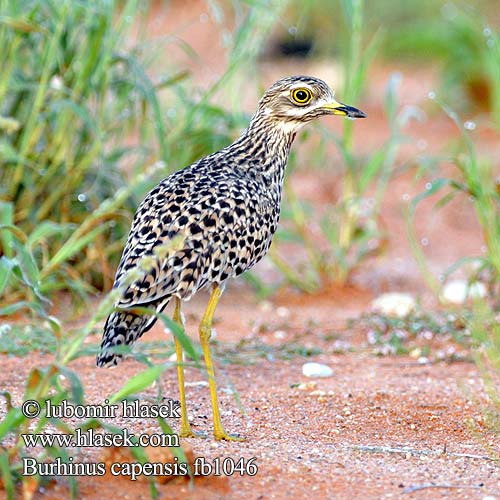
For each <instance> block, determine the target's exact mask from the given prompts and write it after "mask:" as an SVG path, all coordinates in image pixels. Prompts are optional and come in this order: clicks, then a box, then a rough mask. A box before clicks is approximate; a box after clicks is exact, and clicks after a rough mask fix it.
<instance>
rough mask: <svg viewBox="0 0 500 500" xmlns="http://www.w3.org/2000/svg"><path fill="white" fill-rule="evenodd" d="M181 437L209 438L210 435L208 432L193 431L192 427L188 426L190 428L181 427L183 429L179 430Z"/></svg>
mask: <svg viewBox="0 0 500 500" xmlns="http://www.w3.org/2000/svg"><path fill="white" fill-rule="evenodd" d="M179 437H181V438H203V439H207V437H208V435H207V433H206V432H196V431H192V430H191V429H190V428H188V429H181V431H180V432H179Z"/></svg>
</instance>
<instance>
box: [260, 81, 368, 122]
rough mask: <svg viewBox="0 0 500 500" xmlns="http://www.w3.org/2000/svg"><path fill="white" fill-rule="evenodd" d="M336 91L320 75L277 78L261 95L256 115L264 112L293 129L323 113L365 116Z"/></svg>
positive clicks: (265, 114) (353, 116) (269, 117)
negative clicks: (337, 97) (338, 99)
mask: <svg viewBox="0 0 500 500" xmlns="http://www.w3.org/2000/svg"><path fill="white" fill-rule="evenodd" d="M334 96H335V92H334V91H333V90H332V89H330V87H329V86H328V85H327V84H326V83H325V82H324V81H323V80H320V79H319V78H314V77H312V76H290V77H287V78H282V79H281V80H278V81H277V82H276V83H275V84H274V85H272V86H271V87H270V88H269V89H268V90H267V91H266V93H265V94H264V95H263V96H262V99H261V100H260V102H259V109H258V111H257V116H259V115H260V116H261V117H262V116H263V117H266V118H268V119H271V120H273V121H276V122H278V123H277V124H278V125H279V126H281V127H282V128H285V129H287V130H290V131H295V130H297V129H299V128H300V127H301V126H302V125H304V124H305V123H307V122H309V121H311V120H313V119H315V118H317V117H319V116H323V115H341V116H347V117H349V118H365V117H366V115H365V114H364V113H363V112H362V111H360V110H359V109H356V108H353V107H352V106H348V105H346V104H342V103H341V102H337V101H336V100H335V97H334Z"/></svg>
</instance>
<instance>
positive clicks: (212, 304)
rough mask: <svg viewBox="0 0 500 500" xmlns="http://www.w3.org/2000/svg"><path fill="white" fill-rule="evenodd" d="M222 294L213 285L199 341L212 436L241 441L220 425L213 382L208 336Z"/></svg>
mask: <svg viewBox="0 0 500 500" xmlns="http://www.w3.org/2000/svg"><path fill="white" fill-rule="evenodd" d="M221 294H222V291H221V289H220V288H219V286H217V285H214V287H213V289H212V295H211V296H210V300H209V301H208V305H207V309H206V311H205V314H204V315H203V319H202V320H201V323H200V343H201V347H202V349H203V355H204V357H205V365H206V367H207V375H208V384H209V387H210V398H211V400H212V413H213V421H214V437H215V439H217V440H221V439H225V440H227V441H243V439H242V438H240V437H238V436H234V435H232V434H227V433H226V432H225V431H224V428H223V427H222V421H221V418H220V413H219V403H218V401H217V388H216V384H215V375H214V365H213V362H212V356H211V354H210V337H211V335H212V320H213V317H214V313H215V308H216V307H217V303H218V302H219V299H220V296H221Z"/></svg>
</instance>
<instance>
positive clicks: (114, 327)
mask: <svg viewBox="0 0 500 500" xmlns="http://www.w3.org/2000/svg"><path fill="white" fill-rule="evenodd" d="M323 115H344V116H348V117H351V118H363V117H365V114H364V113H363V112H362V111H359V110H358V109H356V108H353V107H351V106H347V105H345V104H342V103H339V102H337V101H336V100H335V99H334V92H333V91H332V90H331V89H330V88H329V87H328V85H327V84H326V83H325V82H323V81H322V80H319V79H318V78H313V77H310V76H292V77H288V78H283V79H281V80H279V81H277V82H276V83H275V84H274V85H272V86H271V87H270V88H269V89H268V90H267V92H266V93H265V94H264V96H263V97H262V99H261V100H260V102H259V105H258V108H257V111H256V113H255V114H254V116H253V117H252V119H251V121H250V124H249V126H248V128H247V129H246V130H245V131H244V132H243V133H242V135H241V136H240V137H239V138H238V139H237V140H236V141H235V142H234V143H233V144H231V145H230V146H227V147H225V148H224V149H222V150H220V151H218V152H217V153H214V154H211V155H210V156H207V157H205V158H202V159H201V160H198V161H197V162H195V163H193V164H192V165H189V166H188V167H186V168H184V169H182V170H179V171H178V172H175V173H173V174H171V175H169V176H168V177H167V178H165V179H164V180H163V181H161V182H160V184H158V185H157V186H156V187H155V188H154V189H153V190H152V191H150V192H149V194H148V195H147V196H146V198H145V199H144V201H143V202H142V203H141V205H140V206H139V208H138V210H137V213H136V214H135V217H134V221H133V224H132V228H131V230H130V234H129V236H128V240H127V243H126V245H125V249H124V251H123V255H122V258H121V262H120V265H119V267H118V271H117V274H116V279H115V283H114V287H115V288H117V287H120V286H121V284H122V280H123V279H124V277H125V275H126V274H127V272H128V271H130V270H131V269H133V268H134V267H136V266H137V265H138V264H139V262H140V261H141V259H143V258H144V257H147V256H149V257H150V258H151V260H152V262H150V264H151V265H150V266H149V268H148V271H146V272H145V275H144V276H142V277H141V278H140V279H138V280H136V281H135V282H132V283H131V284H130V285H129V286H128V287H125V290H124V292H123V294H122V296H121V298H120V299H119V300H118V302H117V303H116V304H115V306H116V309H117V310H116V311H115V312H113V313H112V314H111V315H110V316H109V317H108V319H107V321H106V324H105V326H104V334H103V339H102V345H101V353H100V354H99V355H98V357H97V365H98V366H109V365H116V364H117V363H118V361H119V360H120V359H121V357H122V356H121V355H120V354H118V353H114V352H113V348H114V347H115V346H120V345H126V344H131V343H133V342H135V341H136V340H137V339H138V338H139V337H141V336H142V335H143V334H144V333H145V332H146V331H147V330H149V329H150V328H151V327H152V326H153V324H154V323H155V321H156V316H153V315H149V316H148V315H141V314H138V313H137V311H136V312H134V308H137V307H148V308H153V309H155V310H156V311H158V312H160V311H162V310H163V309H164V308H165V307H166V306H167V304H168V303H169V301H170V300H174V301H175V312H174V316H173V319H174V321H177V322H178V323H179V324H181V326H183V325H182V314H181V302H182V301H187V300H189V299H190V298H191V297H192V296H193V294H195V293H196V292H197V291H198V290H201V289H203V288H206V287H210V288H211V296H210V300H209V303H208V307H207V309H206V312H205V315H204V316H203V319H202V321H201V324H200V328H199V335H200V343H201V346H202V349H203V354H204V357H205V364H206V368H207V374H208V380H209V387H210V395H211V401H212V411H213V426H214V437H215V439H228V440H233V439H239V438H237V437H235V436H233V435H230V434H227V433H226V432H225V431H224V429H223V426H222V422H221V418H220V414H219V407H218V402H217V392H216V384H215V378H214V368H213V363H212V359H211V354H210V348H209V340H210V335H211V327H212V318H213V315H214V312H215V308H216V306H217V302H218V301H219V298H220V295H221V293H222V291H223V289H224V285H225V283H226V280H227V279H229V278H235V277H236V276H238V275H240V274H241V273H243V272H244V271H246V270H247V269H250V268H251V267H252V266H253V265H255V264H256V263H257V262H258V261H259V260H260V259H262V257H263V256H264V255H265V254H266V253H267V251H268V250H269V246H270V245H271V241H272V238H273V235H274V233H275V232H276V228H277V225H278V220H279V215H280V204H281V193H282V189H283V177H284V174H285V167H286V163H287V160H288V155H289V152H290V147H291V146H292V143H293V140H294V138H295V135H296V133H297V131H298V130H299V129H300V128H301V127H302V126H303V125H305V124H306V123H307V122H310V121H311V120H313V119H315V118H318V117H320V116H323ZM176 239H177V243H176V244H174V243H175V240H176ZM169 244H171V248H170V250H168V248H169ZM162 247H166V248H167V251H166V252H165V254H164V255H163V256H160V254H161V252H158V251H157V250H158V249H159V248H162ZM174 341H175V347H176V355H177V370H178V379H179V392H180V403H181V417H182V418H181V430H180V435H181V436H192V435H193V432H192V431H191V428H190V424H189V422H188V418H187V410H186V400H185V392H184V370H183V364H182V361H183V352H182V347H181V345H180V343H179V341H178V339H177V338H176V337H175V336H174Z"/></svg>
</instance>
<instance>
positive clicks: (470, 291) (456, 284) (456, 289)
mask: <svg viewBox="0 0 500 500" xmlns="http://www.w3.org/2000/svg"><path fill="white" fill-rule="evenodd" d="M487 293H488V292H487V290H486V286H485V284H484V283H480V282H475V283H471V284H470V285H469V283H468V282H467V281H466V280H452V281H449V282H448V283H446V285H444V287H443V290H442V292H441V300H442V301H443V302H445V303H447V304H464V303H465V302H467V300H469V299H480V298H483V297H486V295H487Z"/></svg>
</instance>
